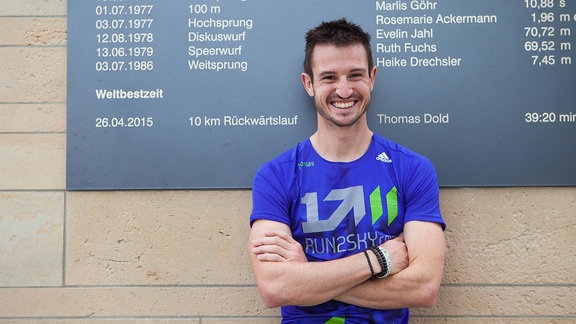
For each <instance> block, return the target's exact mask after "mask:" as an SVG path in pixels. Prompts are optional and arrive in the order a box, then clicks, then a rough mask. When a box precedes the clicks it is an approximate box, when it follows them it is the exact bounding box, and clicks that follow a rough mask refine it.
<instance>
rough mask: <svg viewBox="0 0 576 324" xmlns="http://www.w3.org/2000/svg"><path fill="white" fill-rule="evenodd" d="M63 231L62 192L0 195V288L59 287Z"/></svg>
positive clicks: (3, 193) (61, 268)
mask: <svg viewBox="0 0 576 324" xmlns="http://www.w3.org/2000/svg"><path fill="white" fill-rule="evenodd" d="M0 177H1V176H0ZM63 230H64V193H63V192H0V256H1V257H0V287H18V286H20V287H23V286H61V285H62V275H63V274H62V270H63V267H62V264H63V260H62V257H63V254H64V252H63V247H64V242H63V240H64V234H63ZM0 290H1V289H0ZM2 303H3V300H0V308H2Z"/></svg>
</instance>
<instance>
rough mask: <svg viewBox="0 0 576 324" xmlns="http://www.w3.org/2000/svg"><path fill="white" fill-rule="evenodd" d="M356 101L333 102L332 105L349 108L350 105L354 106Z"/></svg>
mask: <svg viewBox="0 0 576 324" xmlns="http://www.w3.org/2000/svg"><path fill="white" fill-rule="evenodd" d="M355 103H356V101H348V102H333V103H332V105H333V106H334V107H336V108H341V109H343V108H350V107H352V106H354V104H355Z"/></svg>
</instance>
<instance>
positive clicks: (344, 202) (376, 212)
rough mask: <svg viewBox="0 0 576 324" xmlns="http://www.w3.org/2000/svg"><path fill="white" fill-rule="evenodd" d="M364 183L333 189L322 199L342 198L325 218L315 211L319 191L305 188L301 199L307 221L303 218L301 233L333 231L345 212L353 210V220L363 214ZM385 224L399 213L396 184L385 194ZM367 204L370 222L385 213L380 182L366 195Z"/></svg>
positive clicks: (336, 199) (374, 222)
mask: <svg viewBox="0 0 576 324" xmlns="http://www.w3.org/2000/svg"><path fill="white" fill-rule="evenodd" d="M364 198H365V197H364V186H354V187H349V188H344V189H333V190H332V191H330V193H328V195H327V196H326V198H324V200H323V201H326V202H328V201H341V203H340V205H339V206H338V207H337V208H336V210H334V212H333V213H332V215H330V217H329V218H328V219H322V220H321V219H320V217H319V213H318V206H319V205H318V204H319V202H318V193H317V192H308V193H306V194H305V195H304V197H302V199H301V203H302V204H305V205H306V221H305V222H302V230H303V231H304V233H318V232H328V231H333V230H335V229H336V227H338V225H340V223H342V221H343V220H344V218H345V217H346V215H348V214H349V213H350V211H353V215H354V224H355V225H356V226H358V223H360V221H361V220H362V219H363V218H364V217H365V216H366V209H367V208H366V204H365V201H366V200H365V199H364ZM385 199H386V210H387V215H386V216H387V225H390V224H392V222H393V221H394V219H396V217H397V216H398V194H397V190H396V187H392V189H390V191H388V193H387V194H386V197H385ZM368 201H369V205H370V206H369V208H370V214H371V216H372V225H374V224H376V222H377V221H378V220H380V219H381V218H382V216H384V206H383V203H382V195H381V192H380V186H378V187H376V189H374V190H373V191H372V192H371V193H370V196H369V200H368Z"/></svg>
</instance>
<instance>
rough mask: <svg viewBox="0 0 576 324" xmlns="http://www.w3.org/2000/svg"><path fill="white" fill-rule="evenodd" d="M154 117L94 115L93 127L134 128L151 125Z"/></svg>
mask: <svg viewBox="0 0 576 324" xmlns="http://www.w3.org/2000/svg"><path fill="white" fill-rule="evenodd" d="M152 126H154V118H152V117H112V118H108V117H96V120H95V124H94V127H96V128H117V127H126V128H135V127H152Z"/></svg>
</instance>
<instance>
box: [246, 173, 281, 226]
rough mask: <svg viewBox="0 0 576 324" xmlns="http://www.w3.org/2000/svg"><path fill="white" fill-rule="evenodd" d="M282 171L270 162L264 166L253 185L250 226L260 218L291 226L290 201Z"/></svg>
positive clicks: (255, 177)
mask: <svg viewBox="0 0 576 324" xmlns="http://www.w3.org/2000/svg"><path fill="white" fill-rule="evenodd" d="M282 182H283V177H282V175H281V171H280V170H279V169H278V168H274V167H272V166H271V165H270V164H267V165H264V166H262V167H261V168H260V169H259V170H258V172H257V173H256V175H255V176H254V183H253V185H252V213H251V215H250V226H252V224H253V223H254V221H256V220H259V219H266V220H272V221H276V222H280V223H284V224H286V225H288V226H290V216H289V208H290V203H289V199H288V195H287V193H286V189H285V188H286V186H285V184H283V183H282Z"/></svg>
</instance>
